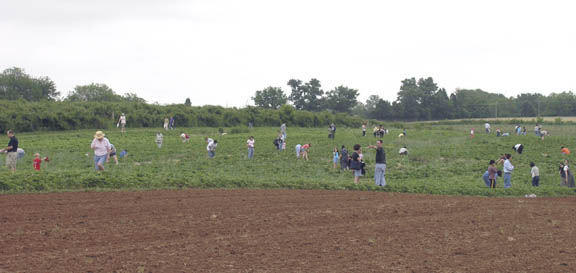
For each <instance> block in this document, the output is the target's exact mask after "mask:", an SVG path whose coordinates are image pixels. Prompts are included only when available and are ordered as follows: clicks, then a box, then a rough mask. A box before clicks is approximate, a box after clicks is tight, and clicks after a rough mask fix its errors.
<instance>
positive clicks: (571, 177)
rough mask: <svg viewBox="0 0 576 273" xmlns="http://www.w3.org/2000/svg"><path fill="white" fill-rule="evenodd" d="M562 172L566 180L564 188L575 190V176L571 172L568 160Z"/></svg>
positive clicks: (565, 161)
mask: <svg viewBox="0 0 576 273" xmlns="http://www.w3.org/2000/svg"><path fill="white" fill-rule="evenodd" d="M562 171H563V172H564V176H563V178H564V179H565V181H564V186H568V187H569V188H574V174H573V173H572V171H571V170H570V166H569V162H568V159H565V160H564V167H563V168H562Z"/></svg>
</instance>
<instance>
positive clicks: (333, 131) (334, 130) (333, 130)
mask: <svg viewBox="0 0 576 273" xmlns="http://www.w3.org/2000/svg"><path fill="white" fill-rule="evenodd" d="M330 128H331V129H332V133H331V136H332V140H334V137H336V125H335V124H334V122H332V124H330Z"/></svg>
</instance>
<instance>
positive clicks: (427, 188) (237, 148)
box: [0, 123, 576, 196]
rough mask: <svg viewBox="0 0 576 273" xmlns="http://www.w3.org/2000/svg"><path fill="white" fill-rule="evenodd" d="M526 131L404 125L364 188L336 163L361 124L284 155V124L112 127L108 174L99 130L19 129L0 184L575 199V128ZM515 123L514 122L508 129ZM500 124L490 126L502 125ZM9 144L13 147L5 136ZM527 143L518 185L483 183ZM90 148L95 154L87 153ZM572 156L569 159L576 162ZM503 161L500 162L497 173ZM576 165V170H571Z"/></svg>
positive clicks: (362, 140)
mask: <svg viewBox="0 0 576 273" xmlns="http://www.w3.org/2000/svg"><path fill="white" fill-rule="evenodd" d="M526 126H527V128H528V132H529V134H528V135H527V136H514V135H513V136H510V137H495V136H494V135H485V134H483V133H481V130H482V128H483V124H480V123H479V124H467V125H431V124H430V125H429V124H410V125H409V127H408V135H407V137H405V138H399V137H398V134H399V133H400V132H401V129H399V128H395V129H394V128H393V129H391V134H389V135H387V136H385V137H384V139H383V140H384V148H385V150H386V152H387V160H388V164H387V175H386V179H387V182H388V186H387V187H384V188H379V187H376V186H374V182H373V178H372V177H373V167H374V157H375V152H374V151H373V150H370V149H364V154H365V159H366V161H367V163H368V167H367V170H368V173H367V176H365V177H363V178H362V180H361V184H360V185H354V184H353V175H352V173H351V172H349V171H340V170H336V169H333V168H332V161H331V158H332V149H333V148H334V147H338V148H339V147H340V146H341V145H343V144H344V145H346V147H348V148H349V150H350V151H351V150H352V149H351V147H352V146H353V145H354V144H356V143H358V144H361V145H362V146H363V147H366V146H367V145H369V144H375V141H376V138H374V137H373V136H371V135H368V136H366V137H362V136H361V132H360V130H359V129H345V128H338V131H337V134H336V140H335V141H332V140H330V139H328V138H327V134H328V131H327V129H325V128H321V129H308V128H290V127H289V128H288V137H287V144H288V145H287V151H284V152H278V151H276V150H275V147H274V146H273V144H272V142H273V140H274V137H275V136H276V132H277V129H278V128H254V129H252V130H250V131H249V130H248V129H244V128H230V129H224V131H225V132H227V134H226V135H223V136H222V135H220V133H219V130H218V129H217V128H187V129H182V128H178V129H176V130H173V131H168V132H166V131H162V133H164V146H163V147H162V148H161V149H158V148H157V147H156V145H155V143H154V140H155V133H156V132H157V131H158V130H151V129H129V130H128V134H127V136H125V137H122V136H121V135H120V133H119V132H118V131H111V132H106V133H107V137H109V139H110V141H111V142H112V143H114V144H115V145H116V147H117V149H118V151H120V150H122V149H128V150H129V156H128V157H127V158H126V159H122V160H120V164H119V165H117V166H115V165H113V164H112V163H107V164H106V167H107V169H106V171H104V172H96V171H94V169H93V159H92V152H91V150H90V147H89V146H90V142H91V141H92V135H93V134H94V131H95V130H90V131H66V132H45V133H30V134H18V135H17V137H18V138H19V140H20V146H21V148H23V149H25V150H26V156H25V157H24V158H23V159H22V160H21V161H20V162H19V165H18V171H17V172H16V173H14V174H12V173H11V172H9V171H8V170H7V169H6V167H5V166H4V157H2V170H1V171H0V190H2V192H4V193H19V192H37V191H41V192H45V191H69V190H70V191H78V190H117V189H130V190H133V189H178V188H189V187H194V188H292V189H349V190H382V191H393V192H411V193H430V194H453V195H485V196H493V195H496V196H501V195H512V196H519V195H524V194H531V193H534V194H536V195H538V196H559V195H574V194H576V192H575V190H574V189H570V188H566V187H561V186H559V185H560V176H559V174H558V163H559V162H560V161H561V160H562V159H563V158H565V156H563V155H562V154H560V146H562V145H564V146H567V147H569V148H573V150H574V151H575V152H576V145H574V137H573V136H574V135H575V133H576V128H574V126H568V125H563V126H562V125H553V126H552V125H551V126H545V127H544V128H543V129H545V130H549V131H550V132H551V136H550V137H547V138H546V139H545V140H543V141H542V140H540V139H539V138H537V137H536V136H534V135H533V133H532V132H531V130H530V128H531V127H533V125H532V124H530V125H529V124H526ZM473 127H474V128H476V130H477V132H478V133H477V135H476V137H475V138H474V139H470V137H469V136H468V134H469V131H470V128H473ZM508 127H510V128H508ZM495 128H496V126H493V129H495ZM501 128H502V130H503V131H504V132H511V131H512V130H513V128H512V126H510V125H503V126H501ZM181 132H187V133H188V134H190V135H191V141H190V143H186V144H184V143H182V142H181V141H180V138H179V135H180V133H181ZM250 135H254V136H255V139H256V152H255V158H254V159H253V160H252V161H248V160H247V152H246V145H245V143H246V140H247V139H248V137H249V136H250ZM205 136H208V137H212V138H215V139H217V140H218V142H219V145H218V148H217V150H216V158H214V159H212V160H210V159H208V158H207V154H206V144H205V143H204V140H203V139H204V137H205ZM4 141H5V142H6V143H7V142H8V139H7V138H5V139H4ZM298 143H300V144H304V143H312V148H311V150H310V153H309V156H310V161H302V160H297V159H296V156H295V152H294V146H295V145H296V144H298ZM517 143H522V144H524V146H525V150H524V153H523V154H522V155H513V158H512V163H513V164H514V165H515V166H516V170H515V172H514V174H513V176H512V188H510V189H503V188H501V187H502V185H503V181H502V180H501V179H500V180H498V188H497V189H496V190H493V191H490V190H489V189H487V188H486V187H485V186H484V182H483V181H482V179H481V175H482V174H483V173H484V171H485V170H486V169H487V167H488V161H489V160H490V159H497V158H498V157H499V155H500V154H503V153H512V152H513V150H512V146H513V145H515V144H517ZM402 145H406V146H407V147H408V149H409V150H410V155H409V156H408V157H401V156H399V155H398V154H397V153H398V150H399V148H400V147H401V146H402ZM35 152H39V153H41V155H42V156H48V157H50V158H51V162H50V163H48V164H43V165H42V170H41V171H40V172H37V171H34V170H33V168H32V160H33V156H32V155H33V154H34V153H35ZM87 154H88V155H87ZM571 157H572V156H569V158H571ZM531 161H534V162H535V163H536V164H537V166H539V167H540V173H541V182H540V183H541V186H540V187H538V188H534V187H532V186H531V184H530V167H529V163H530V162H531ZM501 168H502V167H501V166H499V169H501ZM573 169H575V170H576V168H573Z"/></svg>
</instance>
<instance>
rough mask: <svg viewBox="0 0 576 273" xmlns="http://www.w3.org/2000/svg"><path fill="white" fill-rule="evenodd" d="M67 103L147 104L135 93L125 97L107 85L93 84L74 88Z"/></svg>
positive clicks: (67, 98) (127, 94)
mask: <svg viewBox="0 0 576 273" xmlns="http://www.w3.org/2000/svg"><path fill="white" fill-rule="evenodd" d="M66 100H67V101H73V102H78V101H82V102H123V101H124V102H136V103H146V101H145V100H144V99H142V98H139V97H138V96H137V95H136V94H134V93H126V94H125V95H124V96H121V95H118V94H116V92H114V90H112V88H110V87H108V86H107V85H105V84H100V83H91V84H89V85H77V86H76V87H74V91H72V92H71V93H70V94H69V95H68V97H66Z"/></svg>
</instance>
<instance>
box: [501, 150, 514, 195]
mask: <svg viewBox="0 0 576 273" xmlns="http://www.w3.org/2000/svg"><path fill="white" fill-rule="evenodd" d="M510 158H512V155H510V154H506V155H505V156H504V158H503V159H504V188H505V189H507V188H510V187H511V186H512V182H511V179H512V171H514V165H512V163H511V162H510Z"/></svg>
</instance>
